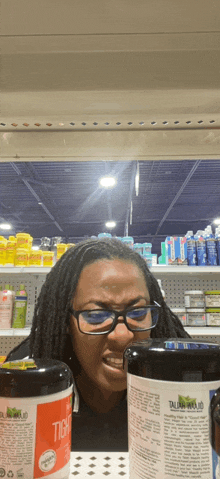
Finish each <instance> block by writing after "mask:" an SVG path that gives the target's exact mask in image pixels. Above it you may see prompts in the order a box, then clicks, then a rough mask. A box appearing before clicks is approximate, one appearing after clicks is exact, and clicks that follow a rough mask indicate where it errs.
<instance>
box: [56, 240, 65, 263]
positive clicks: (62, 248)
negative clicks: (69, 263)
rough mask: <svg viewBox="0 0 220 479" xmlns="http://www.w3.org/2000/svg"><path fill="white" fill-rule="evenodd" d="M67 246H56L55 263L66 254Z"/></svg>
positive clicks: (60, 244) (59, 244) (61, 244)
mask: <svg viewBox="0 0 220 479" xmlns="http://www.w3.org/2000/svg"><path fill="white" fill-rule="evenodd" d="M66 250H67V245H66V244H64V243H58V244H57V261H58V259H60V258H61V256H62V255H63V254H64V253H65V252H66Z"/></svg>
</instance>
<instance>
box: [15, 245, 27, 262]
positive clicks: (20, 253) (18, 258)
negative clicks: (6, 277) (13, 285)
mask: <svg viewBox="0 0 220 479" xmlns="http://www.w3.org/2000/svg"><path fill="white" fill-rule="evenodd" d="M28 265H29V252H28V251H27V250H26V249H24V248H17V250H16V253H15V266H28Z"/></svg>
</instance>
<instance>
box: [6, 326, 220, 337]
mask: <svg viewBox="0 0 220 479" xmlns="http://www.w3.org/2000/svg"><path fill="white" fill-rule="evenodd" d="M185 330H186V331H187V333H189V334H190V335H193V336H219V335H220V327H215V326H205V327H203V326H200V327H198V326H197V327H196V326H188V327H187V326H186V327H185ZM30 331H31V329H30V328H21V329H19V328H15V329H14V328H11V329H0V336H28V335H29V334H30Z"/></svg>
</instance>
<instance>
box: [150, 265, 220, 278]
mask: <svg viewBox="0 0 220 479" xmlns="http://www.w3.org/2000/svg"><path fill="white" fill-rule="evenodd" d="M150 270H151V272H152V273H153V274H157V273H164V274H167V273H168V274H195V275H200V274H215V275H216V274H220V266H177V265H173V266H169V265H160V264H158V265H156V266H153V267H152V268H151V269H150Z"/></svg>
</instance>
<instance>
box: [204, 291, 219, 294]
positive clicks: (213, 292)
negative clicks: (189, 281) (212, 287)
mask: <svg viewBox="0 0 220 479" xmlns="http://www.w3.org/2000/svg"><path fill="white" fill-rule="evenodd" d="M205 294H220V291H205Z"/></svg>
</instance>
